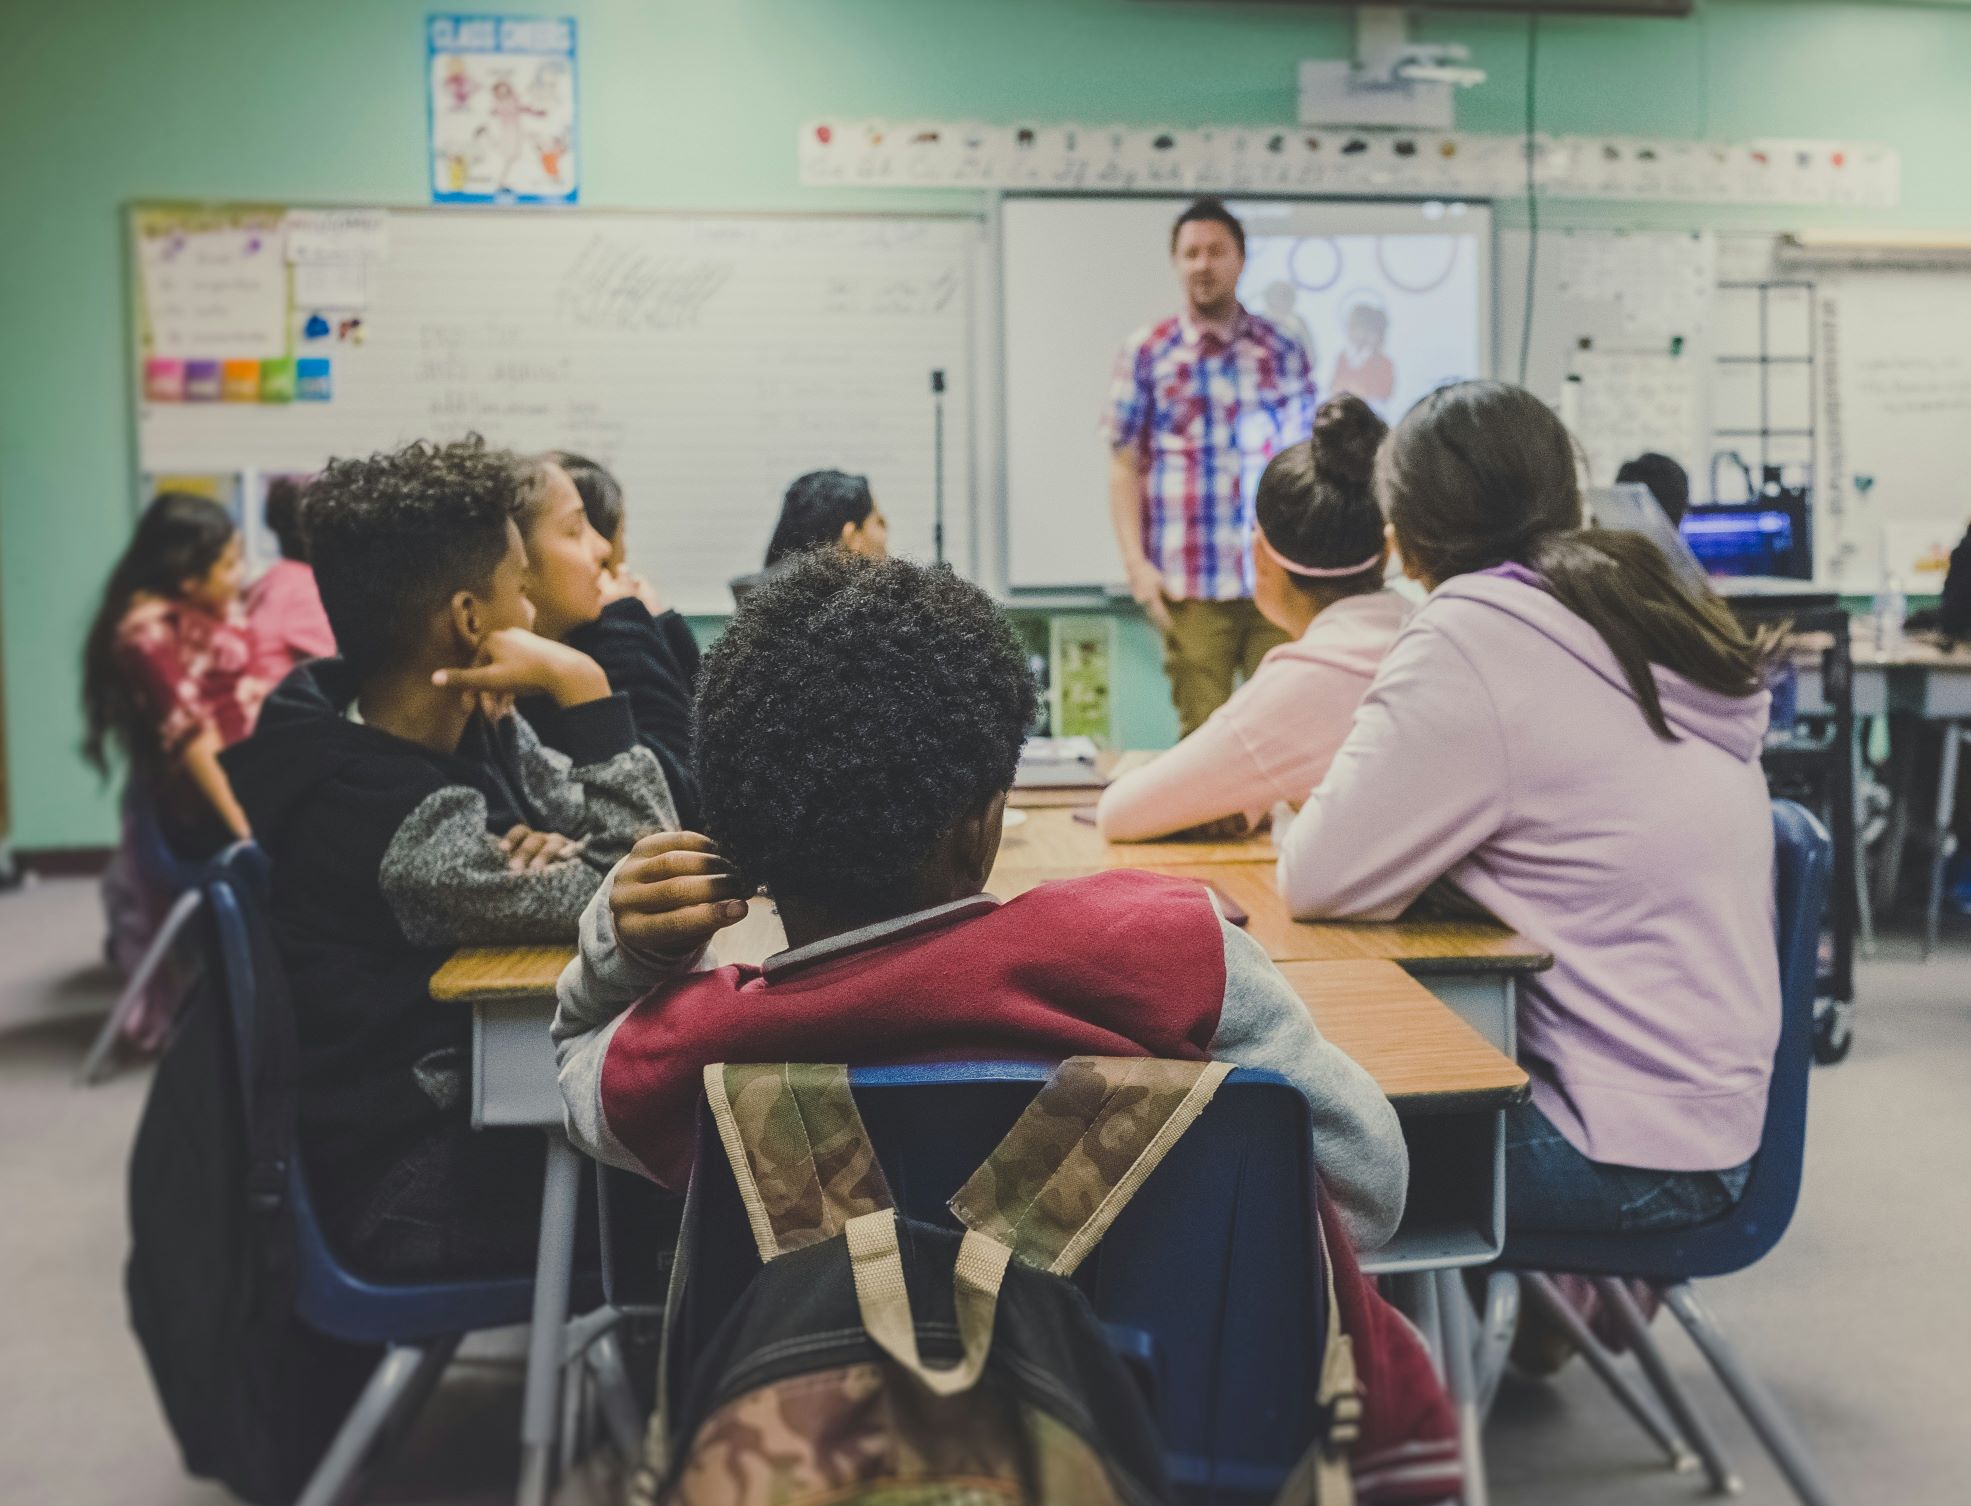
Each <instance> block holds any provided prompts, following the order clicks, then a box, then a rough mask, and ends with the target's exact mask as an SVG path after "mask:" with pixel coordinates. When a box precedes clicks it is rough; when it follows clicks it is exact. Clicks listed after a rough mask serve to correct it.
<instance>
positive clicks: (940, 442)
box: [931, 371, 944, 565]
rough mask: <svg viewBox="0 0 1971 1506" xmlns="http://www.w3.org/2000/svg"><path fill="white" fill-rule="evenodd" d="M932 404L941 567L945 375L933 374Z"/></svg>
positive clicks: (935, 533)
mask: <svg viewBox="0 0 1971 1506" xmlns="http://www.w3.org/2000/svg"><path fill="white" fill-rule="evenodd" d="M931 403H932V407H933V409H934V411H935V413H936V415H937V416H936V420H935V422H936V425H937V428H936V431H935V435H936V437H935V438H934V440H933V442H932V448H933V454H934V456H935V466H936V470H935V471H934V473H933V476H934V479H933V482H932V493H931V495H932V501H933V506H934V509H935V510H934V511H933V513H932V518H931V549H932V553H933V557H934V558H935V560H936V562H937V563H938V564H940V565H942V564H943V563H944V373H943V372H942V371H934V372H932V373H931Z"/></svg>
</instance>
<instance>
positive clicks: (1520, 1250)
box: [1501, 800, 1834, 1506]
mask: <svg viewBox="0 0 1971 1506" xmlns="http://www.w3.org/2000/svg"><path fill="white" fill-rule="evenodd" d="M1772 808H1773V867H1774V884H1775V890H1776V899H1777V906H1776V918H1777V931H1778V938H1777V939H1778V946H1779V980H1780V999H1781V1021H1780V1034H1779V1047H1778V1049H1777V1051H1775V1052H1774V1055H1773V1075H1772V1086H1771V1088H1770V1090H1769V1091H1768V1094H1767V1098H1766V1122H1765V1130H1764V1133H1763V1135H1762V1137H1761V1139H1760V1142H1759V1153H1758V1156H1757V1157H1756V1158H1755V1160H1754V1162H1753V1166H1752V1174H1751V1178H1750V1180H1749V1181H1748V1182H1747V1183H1746V1186H1745V1191H1744V1194H1743V1196H1741V1198H1740V1199H1739V1201H1738V1203H1737V1204H1736V1205H1735V1206H1734V1207H1733V1208H1732V1209H1731V1211H1730V1212H1729V1213H1727V1214H1726V1215H1725V1216H1724V1217H1722V1218H1719V1219H1716V1220H1714V1221H1713V1222H1711V1223H1708V1224H1702V1225H1699V1226H1698V1227H1696V1228H1692V1229H1679V1230H1673V1231H1665V1232H1653V1233H1644V1234H1614V1235H1551V1234H1541V1235H1514V1234H1513V1233H1512V1231H1511V1230H1510V1229H1508V1230H1507V1231H1506V1249H1505V1254H1504V1256H1503V1257H1502V1261H1501V1263H1502V1264H1503V1265H1504V1266H1506V1267H1508V1268H1510V1269H1513V1270H1517V1271H1522V1272H1547V1271H1564V1272H1570V1273H1574V1274H1578V1275H1584V1276H1592V1277H1597V1278H1601V1279H1600V1280H1599V1283H1598V1285H1599V1290H1600V1291H1601V1293H1602V1295H1603V1297H1604V1299H1605V1300H1606V1301H1607V1302H1608V1303H1609V1304H1610V1306H1611V1308H1612V1310H1613V1311H1614V1314H1615V1316H1616V1318H1617V1320H1618V1321H1619V1322H1621V1324H1622V1326H1623V1327H1624V1329H1625V1330H1626V1332H1627V1334H1628V1337H1629V1338H1630V1340H1631V1342H1632V1343H1633V1345H1634V1347H1635V1350H1636V1357H1637V1359H1638V1360H1639V1361H1640V1362H1641V1364H1642V1366H1643V1369H1644V1372H1645V1373H1646V1374H1647V1375H1648V1377H1649V1379H1650V1380H1651V1382H1652V1383H1653V1385H1654V1387H1655V1389H1656V1391H1657V1392H1658V1394H1659V1395H1661V1396H1662V1398H1663V1402H1664V1405H1665V1406H1666V1407H1667V1408H1668V1409H1669V1410H1670V1413H1671V1415H1672V1416H1673V1417H1674V1419H1675V1420H1676V1423H1677V1424H1678V1426H1679V1427H1681V1428H1682V1430H1683V1432H1684V1434H1685V1436H1686V1437H1687V1438H1688V1439H1689V1441H1690V1443H1691V1445H1692V1446H1693V1447H1694V1448H1695V1449H1696V1450H1697V1452H1698V1455H1699V1457H1700V1458H1701V1459H1702V1460H1703V1462H1704V1466H1705V1469H1706V1471H1707V1472H1708V1473H1709V1475H1710V1477H1711V1482H1712V1484H1713V1485H1714V1486H1715V1487H1716V1488H1718V1489H1720V1490H1728V1489H1734V1488H1736V1483H1737V1482H1736V1480H1735V1478H1734V1477H1733V1475H1732V1473H1731V1469H1730V1466H1729V1464H1728V1463H1727V1462H1726V1460H1725V1458H1724V1455H1723V1452H1722V1450H1721V1449H1720V1448H1719V1446H1718V1444H1717V1440H1716V1438H1715V1436H1714V1435H1713V1434H1712V1432H1711V1430H1710V1428H1709V1427H1708V1426H1707V1425H1706V1424H1705V1423H1704V1421H1703V1419H1702V1417H1701V1416H1700V1415H1699V1413H1698V1412H1697V1410H1696V1408H1695V1407H1694V1406H1693V1405H1692V1404H1691V1402H1690V1399H1689V1397H1688V1396H1687V1395H1686V1394H1685V1393H1684V1391H1683V1389H1682V1388H1681V1387H1680V1386H1679V1385H1678V1384H1677V1382H1676V1380H1675V1379H1674V1377H1672V1376H1671V1374H1670V1372H1669V1369H1668V1367H1667V1365H1665V1363H1664V1362H1663V1359H1662V1356H1661V1353H1660V1352H1659V1351H1658V1350H1657V1348H1656V1345H1655V1342H1654V1340H1653V1339H1652V1338H1651V1336H1650V1334H1649V1330H1648V1326H1647V1324H1646V1323H1644V1322H1643V1320H1642V1317H1641V1314H1640V1313H1639V1312H1638V1311H1637V1310H1636V1308H1635V1306H1634V1303H1633V1301H1632V1300H1631V1298H1630V1296H1629V1293H1628V1290H1627V1288H1626V1287H1625V1286H1624V1285H1623V1282H1624V1280H1635V1279H1639V1280H1644V1281H1648V1282H1650V1283H1652V1284H1654V1285H1656V1286H1659V1287H1661V1288H1663V1289H1664V1290H1663V1300H1664V1302H1665V1304H1666V1305H1667V1306H1668V1307H1669V1308H1670V1310H1671V1311H1672V1312H1674V1313H1675V1314H1676V1315H1677V1318H1678V1321H1679V1322H1681V1323H1682V1324H1683V1326H1684V1328H1685V1330H1686V1331H1687V1332H1688V1333H1689V1334H1690V1336H1691V1339H1692V1341H1693V1342H1694V1343H1695V1344H1696V1345H1697V1347H1698V1349H1699V1350H1701V1351H1702V1352H1703V1354H1704V1357H1705V1359H1706V1360H1708V1361H1709V1362H1710V1364H1711V1368H1712V1369H1713V1370H1714V1371H1715V1372H1716V1373H1717V1376H1718V1379H1719V1380H1720V1381H1721V1382H1722V1383H1723V1384H1724V1387H1725V1389H1726V1390H1727V1391H1729V1392H1730V1393H1731V1396H1732V1399H1733V1400H1734V1401H1736V1402H1737V1403H1738V1406H1739V1407H1740V1409H1741V1410H1742V1411H1743V1412H1744V1413H1745V1416H1746V1418H1747V1420H1748V1421H1750V1423H1751V1424H1752V1427H1753V1430H1754V1431H1755V1432H1756V1433H1757V1434H1758V1436H1759V1439H1760V1441H1761V1442H1762V1443H1764V1444H1765V1446H1766V1449H1767V1451H1768V1452H1769V1453H1771V1454H1772V1456H1773V1460H1774V1462H1775V1463H1777V1464H1778V1466H1779V1468H1780V1471H1781V1472H1782V1473H1783V1474H1784V1475H1785V1476H1786V1478H1787V1481H1788V1482H1789V1483H1790V1484H1791V1485H1792V1487H1793V1489H1794V1492H1795V1493H1796V1494H1797V1495H1798V1496H1799V1497H1800V1499H1801V1500H1802V1501H1805V1502H1808V1503H1809V1506H1824V1503H1827V1502H1828V1501H1829V1499H1830V1498H1829V1496H1828V1494H1827V1491H1826V1489H1825V1487H1824V1486H1823V1485H1822V1483H1821V1481H1820V1478H1819V1472H1818V1470H1817V1469H1816V1468H1815V1466H1814V1464H1813V1462H1812V1461H1811V1459H1810V1458H1809V1457H1808V1455H1807V1453H1806V1450H1805V1449H1804V1447H1803V1446H1802V1445H1801V1443H1800V1441H1799V1439H1798V1437H1797V1436H1796V1435H1795V1433H1794V1431H1793V1429H1792V1427H1791V1426H1790V1425H1789V1424H1788V1422H1787V1421H1786V1418H1785V1416H1784V1414H1783V1413H1782V1412H1781V1411H1780V1409H1779V1406H1778V1404H1777V1403H1776V1402H1775V1401H1774V1400H1773V1398H1772V1397H1771V1396H1770V1395H1769V1394H1768V1393H1767V1392H1766V1390H1765V1388H1764V1387H1763V1386H1762V1385H1761V1384H1760V1383H1759V1381H1758V1379H1757V1378H1756V1377H1755V1376H1754V1375H1753V1374H1752V1372H1751V1371H1750V1370H1748V1369H1747V1368H1746V1367H1745V1366H1744V1365H1743V1363H1741V1361H1740V1360H1739V1358H1738V1356H1737V1353H1736V1351H1735V1350H1733V1349H1732V1347H1731V1346H1730V1344H1728V1343H1727V1342H1726V1340H1725V1337H1724V1334H1723V1332H1722V1331H1721V1330H1720V1329H1719V1327H1718V1324H1717V1321H1716V1319H1714V1318H1713V1317H1712V1316H1711V1313H1710V1311H1709V1310H1708V1309H1707V1308H1706V1307H1705V1306H1704V1305H1703V1304H1702V1303H1701V1302H1699V1301H1698V1298H1697V1294H1696V1292H1695V1291H1694V1290H1693V1289H1692V1287H1691V1285H1690V1283H1691V1282H1692V1281H1693V1280H1695V1279H1697V1278H1698V1277H1702V1276H1726V1275H1730V1274H1731V1273H1733V1272H1735V1271H1742V1270H1744V1269H1745V1268H1746V1267H1747V1266H1750V1265H1752V1264H1753V1263H1754V1262H1756V1261H1758V1260H1759V1259H1761V1258H1762V1257H1763V1256H1764V1255H1765V1254H1766V1253H1767V1251H1769V1250H1771V1249H1772V1248H1773V1246H1774V1245H1776V1244H1778V1243H1779V1238H1780V1236H1781V1235H1782V1234H1784V1233H1785V1232H1786V1226H1787V1224H1788V1223H1789V1222H1790V1221H1791V1220H1792V1217H1793V1209H1794V1205H1795V1204H1796V1203H1797V1202H1798V1200H1799V1196H1800V1175H1801V1168H1802V1165H1803V1163H1804V1161H1805V1158H1806V1142H1807V1079H1808V1077H1809V1075H1810V1074H1811V1073H1812V1071H1813V1035H1814V994H1815V991H1816V977H1817V973H1818V970H1819V950H1820V934H1821V923H1822V919H1823V917H1824V916H1825V913H1826V909H1827V896H1828V885H1829V878H1830V873H1831V870H1832V866H1833V853H1834V846H1833V842H1832V841H1831V839H1830V838H1829V837H1828V834H1827V831H1826V829H1825V828H1824V827H1823V826H1822V825H1821V824H1820V822H1819V821H1817V820H1815V819H1814V817H1813V816H1812V815H1810V814H1809V813H1808V812H1807V811H1806V810H1805V809H1804V808H1802V807H1801V806H1799V805H1796V804H1795V803H1794V802H1792V801H1790V800H1775V801H1774V802H1773V803H1772ZM1534 1279H1535V1281H1536V1282H1537V1280H1538V1278H1537V1277H1535V1278H1534ZM1535 1292H1536V1294H1537V1295H1538V1296H1539V1297H1540V1300H1541V1302H1542V1305H1543V1306H1546V1307H1547V1308H1548V1310H1549V1311H1550V1312H1552V1313H1553V1315H1554V1316H1555V1317H1557V1318H1559V1319H1561V1320H1562V1321H1563V1322H1565V1321H1567V1317H1568V1314H1567V1312H1566V1311H1565V1310H1561V1311H1555V1310H1554V1307H1553V1298H1552V1294H1551V1288H1549V1287H1544V1286H1536V1287H1535ZM1570 1326H1572V1325H1571V1324H1570ZM1583 1336H1584V1335H1581V1334H1577V1339H1578V1338H1580V1337H1583ZM1588 1352H1589V1357H1590V1359H1591V1360H1593V1361H1596V1362H1597V1363H1596V1369H1597V1370H1598V1371H1600V1372H1601V1373H1602V1374H1603V1378H1604V1379H1608V1380H1610V1382H1611V1385H1612V1386H1613V1388H1614V1389H1615V1390H1616V1392H1617V1396H1618V1398H1619V1399H1620V1400H1622V1401H1623V1403H1624V1404H1625V1405H1626V1406H1628V1407H1629V1410H1630V1411H1631V1412H1632V1413H1634V1414H1636V1415H1637V1417H1638V1420H1639V1421H1641V1422H1643V1424H1644V1426H1645V1427H1647V1428H1649V1430H1650V1431H1651V1432H1652V1433H1654V1434H1655V1435H1656V1436H1657V1438H1658V1441H1659V1442H1661V1443H1664V1444H1665V1446H1666V1448H1668V1449H1669V1450H1670V1451H1671V1452H1672V1454H1673V1456H1674V1455H1675V1454H1676V1453H1677V1452H1678V1449H1677V1446H1676V1439H1675V1438H1674V1436H1673V1435H1670V1434H1669V1433H1668V1431H1667V1429H1665V1428H1663V1426H1662V1424H1661V1422H1660V1419H1653V1418H1651V1417H1650V1416H1648V1415H1647V1414H1646V1411H1639V1410H1638V1405H1637V1403H1638V1398H1637V1397H1636V1395H1635V1394H1634V1393H1633V1392H1630V1393H1628V1394H1624V1389H1623V1383H1622V1382H1621V1381H1619V1380H1617V1379H1616V1377H1617V1376H1618V1375H1619V1372H1613V1371H1612V1370H1610V1369H1605V1368H1604V1365H1603V1363H1601V1362H1602V1361H1605V1360H1606V1358H1607V1357H1606V1355H1605V1354H1599V1353H1597V1352H1596V1351H1595V1350H1589V1351H1588Z"/></svg>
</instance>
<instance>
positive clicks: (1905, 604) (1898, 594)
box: [1875, 575, 1909, 654]
mask: <svg viewBox="0 0 1971 1506" xmlns="http://www.w3.org/2000/svg"><path fill="white" fill-rule="evenodd" d="M1908 618H1909V598H1908V596H1906V595H1905V594H1904V593H1903V581H1902V577H1901V576H1900V575H1891V576H1889V577H1888V578H1887V579H1885V580H1884V581H1883V583H1882V588H1881V590H1879V591H1877V592H1876V593H1875V651H1876V652H1877V653H1878V654H1893V653H1895V652H1896V651H1897V650H1898V649H1900V648H1901V647H1902V646H1903V624H1904V622H1906V621H1907V620H1908Z"/></svg>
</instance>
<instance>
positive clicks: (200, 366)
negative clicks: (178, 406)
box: [185, 361, 224, 403]
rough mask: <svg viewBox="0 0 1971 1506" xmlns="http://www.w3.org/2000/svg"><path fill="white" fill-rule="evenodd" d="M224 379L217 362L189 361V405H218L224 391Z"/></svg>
mask: <svg viewBox="0 0 1971 1506" xmlns="http://www.w3.org/2000/svg"><path fill="white" fill-rule="evenodd" d="M223 385H224V378H223V376H222V374H221V371H220V365H219V362H217V361H187V362H186V363H185V401H186V402H188V403H216V402H218V401H219V395H220V393H221V391H222V390H223Z"/></svg>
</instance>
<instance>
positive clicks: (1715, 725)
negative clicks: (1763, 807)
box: [1424, 565, 1772, 762]
mask: <svg viewBox="0 0 1971 1506" xmlns="http://www.w3.org/2000/svg"><path fill="white" fill-rule="evenodd" d="M1440 601H1468V602H1472V603H1474V604H1476V605H1478V606H1482V607H1486V608H1489V609H1490V610H1493V611H1496V612H1502V613H1504V614H1505V615H1506V616H1508V617H1511V618H1513V619H1514V620H1515V621H1518V622H1520V623H1523V624H1524V625H1525V626H1526V627H1528V628H1530V629H1531V630H1532V631H1534V632H1536V633H1539V634H1540V635H1541V636H1542V637H1544V638H1546V639H1548V640H1549V641H1551V642H1553V643H1555V644H1557V645H1559V646H1560V647H1561V648H1563V649H1565V650H1566V651H1567V652H1568V653H1569V654H1571V655H1572V656H1573V657H1574V658H1576V659H1578V660H1579V661H1580V662H1581V663H1582V664H1583V665H1585V666H1586V667H1587V668H1588V669H1590V670H1592V671H1593V672H1594V673H1595V674H1597V675H1599V676H1600V677H1601V678H1602V679H1604V680H1606V681H1607V682H1608V683H1609V684H1610V685H1612V686H1614V687H1615V688H1616V689H1617V690H1619V691H1621V692H1622V694H1623V695H1625V696H1627V697H1628V698H1629V699H1630V700H1631V701H1634V700H1635V693H1634V692H1633V691H1632V690H1631V689H1630V688H1629V678H1628V676H1627V675H1625V674H1623V672H1622V664H1621V661H1620V660H1618V659H1617V658H1616V657H1615V652H1614V650H1612V649H1611V648H1609V646H1608V644H1607V643H1606V642H1605V641H1604V640H1603V638H1602V636H1601V634H1600V633H1598V632H1596V631H1595V630H1594V628H1593V627H1592V626H1591V625H1590V624H1589V623H1588V622H1587V621H1586V619H1584V618H1582V617H1579V616H1577V615H1576V614H1575V613H1574V612H1572V611H1570V610H1569V609H1568V608H1567V607H1565V606H1563V605H1562V604H1561V602H1560V600H1559V598H1558V597H1556V596H1555V595H1554V594H1553V593H1552V592H1551V591H1549V590H1548V589H1547V587H1546V585H1545V583H1544V582H1543V581H1541V579H1540V577H1539V576H1538V575H1536V574H1535V573H1534V572H1532V571H1531V570H1528V569H1526V568H1525V567H1524V566H1519V565H1505V566H1501V567H1499V568H1498V569H1496V570H1485V571H1481V572H1479V573H1477V574H1474V575H1460V576H1457V577H1455V578H1454V579H1452V580H1448V581H1446V582H1445V583H1444V584H1443V585H1441V586H1439V587H1438V588H1437V589H1436V590H1435V591H1433V592H1432V593H1431V594H1430V598H1429V600H1428V601H1427V602H1426V603H1425V606H1424V610H1425V611H1428V610H1429V609H1430V607H1431V606H1432V605H1434V604H1436V603H1437V602H1440ZM1650 670H1651V673H1652V674H1653V675H1654V676H1655V679H1656V694H1657V697H1658V699H1659V700H1660V701H1661V702H1662V705H1663V718H1664V720H1665V721H1667V722H1668V723H1669V724H1670V728H1671V730H1672V731H1674V732H1675V733H1677V735H1678V736H1680V737H1695V738H1701V739H1702V740H1703V741H1705V742H1708V743H1710V744H1712V745H1713V746H1714V747H1717V748H1719V749H1721V750H1723V751H1724V752H1726V753H1729V754H1730V755H1731V756H1732V757H1734V758H1736V759H1738V760H1740V761H1741V762H1750V761H1751V760H1753V759H1755V758H1757V757H1758V756H1759V751H1760V749H1761V748H1762V747H1763V746H1764V744H1765V738H1766V723H1767V719H1768V716H1769V714H1770V711H1771V706H1772V694H1771V692H1769V691H1766V690H1763V689H1762V690H1759V691H1756V692H1754V693H1753V694H1751V695H1749V696H1733V695H1725V694H1722V693H1721V692H1719V691H1715V690H1707V689H1705V688H1704V687H1703V686H1701V685H1696V684H1693V683H1692V682H1691V681H1689V680H1687V679H1685V678H1684V677H1683V676H1682V675H1680V674H1678V673H1676V672H1675V671H1674V670H1669V669H1665V668H1664V667H1663V666H1662V665H1660V664H1653V665H1651V666H1650Z"/></svg>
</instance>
